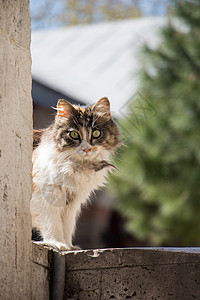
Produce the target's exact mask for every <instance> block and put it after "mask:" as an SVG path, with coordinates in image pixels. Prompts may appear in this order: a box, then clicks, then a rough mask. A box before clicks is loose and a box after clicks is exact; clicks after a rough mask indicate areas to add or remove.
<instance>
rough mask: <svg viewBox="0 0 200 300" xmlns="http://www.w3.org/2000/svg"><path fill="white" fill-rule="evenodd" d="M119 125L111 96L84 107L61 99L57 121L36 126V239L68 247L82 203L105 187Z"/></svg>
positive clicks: (33, 216) (34, 183) (32, 202)
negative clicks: (114, 115)
mask: <svg viewBox="0 0 200 300" xmlns="http://www.w3.org/2000/svg"><path fill="white" fill-rule="evenodd" d="M118 138H119V130H118V127H117V125H116V123H115V122H114V120H113V119H112V116H111V113H110V103H109V100H108V99H107V98H102V99H100V100H99V101H98V102H97V103H96V104H94V105H92V106H87V107H85V108H83V107H79V106H75V105H72V104H70V103H69V102H67V101H66V100H59V101H58V104H57V115H56V118H55V122H54V123H53V124H52V125H51V126H50V127H49V128H47V129H45V130H42V131H35V134H34V145H35V150H34V152H33V194H32V200H31V215H32V226H33V228H34V231H33V232H34V234H35V237H33V239H34V240H38V241H39V240H42V242H41V243H44V244H48V245H50V246H52V247H53V248H55V249H57V250H60V251H64V250H73V249H77V247H76V246H73V245H72V237H73V234H74V231H75V226H76V220H77V217H78V215H79V213H80V210H81V205H83V204H84V203H86V202H87V200H88V199H89V196H90V194H91V193H92V192H93V191H94V190H96V189H98V188H99V187H101V186H103V184H104V183H105V180H106V177H107V175H108V171H109V170H111V168H112V167H114V166H113V165H112V164H111V163H110V157H111V154H113V153H114V149H115V148H116V147H117V146H119V144H120V142H119V139H118Z"/></svg>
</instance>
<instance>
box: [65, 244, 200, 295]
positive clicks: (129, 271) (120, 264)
mask: <svg viewBox="0 0 200 300" xmlns="http://www.w3.org/2000/svg"><path fill="white" fill-rule="evenodd" d="M65 299H67V300H89V299H90V300H109V299H115V300H125V299H133V300H193V299H200V248H199V249H160V248H159V249H148V248H146V249H145V248H144V249H134V248H133V249H110V250H94V251H93V250H88V251H81V252H71V253H68V254H66V285H65Z"/></svg>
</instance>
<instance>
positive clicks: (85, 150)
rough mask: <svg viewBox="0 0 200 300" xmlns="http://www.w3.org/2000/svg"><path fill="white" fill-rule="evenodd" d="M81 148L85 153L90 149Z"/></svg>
mask: <svg viewBox="0 0 200 300" xmlns="http://www.w3.org/2000/svg"><path fill="white" fill-rule="evenodd" d="M82 150H83V151H84V152H85V153H88V152H89V151H90V150H91V148H82Z"/></svg>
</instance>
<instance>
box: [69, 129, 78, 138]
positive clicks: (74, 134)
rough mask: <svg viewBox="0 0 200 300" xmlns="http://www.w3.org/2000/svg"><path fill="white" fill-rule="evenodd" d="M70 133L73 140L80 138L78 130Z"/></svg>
mask: <svg viewBox="0 0 200 300" xmlns="http://www.w3.org/2000/svg"><path fill="white" fill-rule="evenodd" d="M69 135H70V137H71V138H72V139H73V140H78V139H79V134H78V132H76V131H70V133H69Z"/></svg>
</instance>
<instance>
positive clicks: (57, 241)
mask: <svg viewBox="0 0 200 300" xmlns="http://www.w3.org/2000/svg"><path fill="white" fill-rule="evenodd" d="M32 226H33V229H37V231H38V232H39V233H40V239H35V238H33V240H34V243H37V244H39V245H44V246H47V247H50V248H53V249H55V250H57V251H67V250H70V249H71V244H67V243H66V242H65V238H64V233H63V221H62V215H61V213H60V208H58V207H52V206H49V205H45V208H44V207H43V209H38V207H37V208H36V209H35V211H34V214H32Z"/></svg>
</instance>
